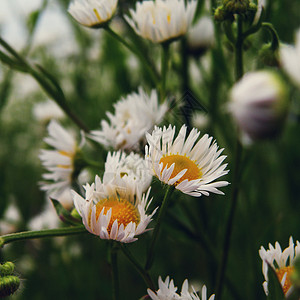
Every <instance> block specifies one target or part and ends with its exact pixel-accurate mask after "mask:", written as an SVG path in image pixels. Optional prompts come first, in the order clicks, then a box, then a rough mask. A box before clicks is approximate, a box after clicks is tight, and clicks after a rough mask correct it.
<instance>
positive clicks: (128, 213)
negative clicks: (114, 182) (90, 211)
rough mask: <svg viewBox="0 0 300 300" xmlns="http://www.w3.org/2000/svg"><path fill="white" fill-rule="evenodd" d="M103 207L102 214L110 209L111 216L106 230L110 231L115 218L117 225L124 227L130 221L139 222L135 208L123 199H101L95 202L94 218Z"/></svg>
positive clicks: (138, 215) (97, 216)
mask: <svg viewBox="0 0 300 300" xmlns="http://www.w3.org/2000/svg"><path fill="white" fill-rule="evenodd" d="M103 208H104V214H106V213H107V211H108V210H109V209H111V218H110V221H109V224H108V226H107V231H108V233H110V231H111V227H112V224H113V223H114V221H115V220H118V225H119V226H120V225H121V224H123V225H124V227H126V226H127V225H128V224H129V223H130V222H134V223H135V224H138V223H139V222H140V214H139V212H138V210H137V208H136V207H135V206H134V205H133V204H132V203H130V202H129V201H128V200H125V199H114V198H108V199H102V200H100V201H99V202H98V203H97V204H96V220H98V218H99V215H100V213H101V211H102V209H103Z"/></svg>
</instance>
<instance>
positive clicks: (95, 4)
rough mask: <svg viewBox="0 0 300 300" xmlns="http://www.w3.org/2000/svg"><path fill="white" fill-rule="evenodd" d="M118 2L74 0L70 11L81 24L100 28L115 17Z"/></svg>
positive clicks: (116, 0) (110, 0)
mask: <svg viewBox="0 0 300 300" xmlns="http://www.w3.org/2000/svg"><path fill="white" fill-rule="evenodd" d="M117 4H118V0H73V1H72V2H71V3H70V5H69V8H68V12H69V13H70V14H71V16H72V17H73V18H74V19H75V20H76V21H77V22H78V23H80V24H81V25H83V26H87V27H95V28H98V27H101V26H103V25H104V24H105V23H107V22H108V21H109V20H110V19H111V18H112V17H113V15H114V13H115V11H116V9H117Z"/></svg>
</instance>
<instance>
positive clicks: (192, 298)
mask: <svg viewBox="0 0 300 300" xmlns="http://www.w3.org/2000/svg"><path fill="white" fill-rule="evenodd" d="M158 287H159V289H158V290H157V291H156V292H154V291H152V290H150V289H148V290H147V292H148V295H149V296H150V298H151V299H152V300H207V288H206V286H205V285H204V286H203V287H202V290H201V297H199V296H198V295H197V293H196V291H195V290H194V288H193V287H191V288H192V292H190V291H189V284H188V280H187V279H186V280H185V281H184V282H183V285H182V289H181V293H180V295H179V294H178V293H176V291H177V287H176V286H175V285H174V281H173V279H172V280H170V278H169V276H167V278H166V280H165V282H163V281H162V279H161V277H160V276H159V278H158ZM214 299H215V295H211V296H210V298H209V299H208V300H214Z"/></svg>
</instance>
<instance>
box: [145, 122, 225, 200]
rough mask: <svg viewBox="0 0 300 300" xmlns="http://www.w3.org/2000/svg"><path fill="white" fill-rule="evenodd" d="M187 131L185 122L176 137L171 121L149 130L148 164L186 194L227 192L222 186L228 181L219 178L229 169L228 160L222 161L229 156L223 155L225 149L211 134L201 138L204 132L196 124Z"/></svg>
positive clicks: (146, 156)
mask: <svg viewBox="0 0 300 300" xmlns="http://www.w3.org/2000/svg"><path fill="white" fill-rule="evenodd" d="M186 131H187V127H186V125H183V126H182V127H181V129H180V131H179V133H178V135H177V137H176V138H175V139H174V135H175V126H174V127H172V126H171V125H169V127H168V128H167V127H165V126H164V127H163V128H160V127H155V128H154V130H153V132H152V134H149V133H147V134H146V138H147V141H148V145H146V148H145V152H146V153H145V159H146V162H147V163H148V167H149V168H150V169H151V171H152V173H153V175H154V176H156V177H157V178H158V179H159V180H160V181H162V182H164V183H166V184H168V185H174V186H175V188H176V189H178V190H180V191H181V192H183V193H185V194H188V195H191V196H194V197H200V196H201V195H202V194H203V195H205V196H208V195H209V193H216V194H224V193H223V192H221V191H220V190H218V188H219V187H223V186H226V185H228V182H227V181H215V180H216V179H217V178H219V177H221V176H223V175H226V174H227V173H228V170H225V168H226V166H227V164H222V163H223V161H224V159H225V158H226V156H225V155H221V153H222V151H223V149H218V145H217V144H216V142H215V141H212V137H209V136H208V135H207V134H205V135H204V136H203V137H202V138H201V139H199V140H198V137H199V135H200V132H198V131H197V129H195V128H193V129H192V130H191V132H190V134H189V135H188V136H187V137H186ZM220 155H221V156H220Z"/></svg>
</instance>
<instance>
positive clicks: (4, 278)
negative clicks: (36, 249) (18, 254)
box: [0, 262, 20, 298]
mask: <svg viewBox="0 0 300 300" xmlns="http://www.w3.org/2000/svg"><path fill="white" fill-rule="evenodd" d="M14 269H15V266H14V264H13V263H12V262H6V263H4V264H0V298H2V297H6V296H10V295H11V294H13V293H14V292H15V291H16V290H17V289H18V288H19V286H20V279H19V278H18V277H17V276H14V275H13V272H14Z"/></svg>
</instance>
